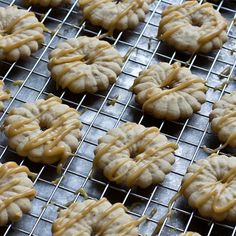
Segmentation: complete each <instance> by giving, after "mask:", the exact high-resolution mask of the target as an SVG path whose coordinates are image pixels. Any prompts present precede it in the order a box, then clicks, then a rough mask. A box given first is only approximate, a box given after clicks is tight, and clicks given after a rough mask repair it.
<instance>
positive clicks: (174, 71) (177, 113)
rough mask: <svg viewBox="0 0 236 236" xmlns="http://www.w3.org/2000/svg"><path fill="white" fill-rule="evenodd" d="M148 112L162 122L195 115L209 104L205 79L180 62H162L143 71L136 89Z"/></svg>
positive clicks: (136, 98) (144, 109) (134, 86)
mask: <svg viewBox="0 0 236 236" xmlns="http://www.w3.org/2000/svg"><path fill="white" fill-rule="evenodd" d="M132 89H133V92H134V93H135V94H136V97H135V100H136V102H137V103H139V104H140V105H142V109H143V111H144V112H146V113H148V114H150V115H152V116H154V117H155V118H158V119H166V120H178V119H185V118H189V117H190V116H192V114H193V113H194V112H196V111H198V110H200V108H201V104H202V103H204V102H205V99H206V96H205V93H206V91H207V87H206V86H205V85H204V80H203V79H202V78H200V77H199V76H197V75H194V74H192V73H191V71H190V70H189V69H188V68H186V67H181V66H180V64H179V63H174V64H172V65H170V64H168V63H164V62H163V63H159V64H155V65H152V66H150V67H149V68H148V69H146V70H144V71H142V72H140V74H139V77H138V78H137V79H136V80H135V81H134V84H133V86H132Z"/></svg>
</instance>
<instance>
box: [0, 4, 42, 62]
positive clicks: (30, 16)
mask: <svg viewBox="0 0 236 236" xmlns="http://www.w3.org/2000/svg"><path fill="white" fill-rule="evenodd" d="M44 30H45V27H44V25H43V23H41V22H39V21H38V19H37V18H36V17H35V14H34V13H33V12H28V11H26V10H23V9H18V8H17V7H16V6H13V7H12V6H9V7H6V8H3V7H0V59H1V60H8V61H17V60H18V59H20V58H26V57H29V56H30V55H31V54H32V53H33V52H35V51H37V50H38V49H39V47H40V45H41V43H43V42H44V35H43V31H44Z"/></svg>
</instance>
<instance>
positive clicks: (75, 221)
mask: <svg viewBox="0 0 236 236" xmlns="http://www.w3.org/2000/svg"><path fill="white" fill-rule="evenodd" d="M125 211H126V208H125V207H124V205H123V204H122V203H116V204H113V205H112V204H111V203H110V202H109V201H108V200H107V199H106V198H102V199H100V200H90V199H89V200H86V201H84V202H76V203H72V204H71V205H70V206H69V207H68V208H67V209H65V210H61V211H60V212H59V215H58V218H57V219H56V220H55V222H54V223H53V227H52V233H53V236H71V235H80V236H89V235H102V236H108V235H119V236H126V235H130V236H138V235H139V234H138V227H137V226H138V225H139V224H141V223H142V222H143V221H144V220H145V219H146V217H145V216H144V217H141V218H139V219H133V218H132V217H131V216H130V215H128V214H127V213H126V212H125Z"/></svg>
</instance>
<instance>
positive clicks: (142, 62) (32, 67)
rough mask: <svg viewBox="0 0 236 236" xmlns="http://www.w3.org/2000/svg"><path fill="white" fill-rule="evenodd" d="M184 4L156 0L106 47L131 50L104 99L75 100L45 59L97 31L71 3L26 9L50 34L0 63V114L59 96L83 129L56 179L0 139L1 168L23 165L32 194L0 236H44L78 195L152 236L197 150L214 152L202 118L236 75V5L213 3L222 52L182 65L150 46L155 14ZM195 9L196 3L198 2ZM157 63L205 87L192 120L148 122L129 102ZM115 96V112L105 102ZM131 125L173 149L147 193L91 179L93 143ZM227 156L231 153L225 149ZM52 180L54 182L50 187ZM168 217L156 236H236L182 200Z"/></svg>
mask: <svg viewBox="0 0 236 236" xmlns="http://www.w3.org/2000/svg"><path fill="white" fill-rule="evenodd" d="M182 2H183V0H156V1H155V2H154V3H153V4H152V5H151V7H150V12H149V13H148V14H147V16H146V20H145V22H144V23H141V24H140V25H139V26H138V27H137V28H136V29H135V30H132V31H130V30H127V31H125V32H121V33H118V34H116V35H115V36H114V37H113V38H106V39H105V40H107V41H109V42H110V43H112V44H113V45H114V46H115V47H116V48H117V49H118V50H119V51H120V52H121V53H122V54H123V55H125V54H126V53H127V52H128V50H129V49H130V48H132V47H133V48H134V50H133V51H132V53H131V54H130V55H129V56H128V58H127V60H126V61H125V63H124V66H123V70H122V73H121V75H120V76H119V77H118V79H117V82H116V83H115V84H113V85H112V86H110V88H109V89H108V90H107V91H105V92H98V93H96V94H82V95H74V94H71V93H70V92H69V91H67V90H66V91H63V90H60V89H56V86H55V83H54V82H53V81H52V80H51V79H50V75H49V72H48V71H47V69H46V68H47V62H48V54H49V52H50V51H51V50H52V49H53V48H54V47H55V45H56V44H57V43H58V41H61V40H65V39H67V38H70V37H77V36H80V35H87V36H96V35H100V34H101V33H102V31H101V30H100V29H99V28H95V27H93V26H91V25H90V24H88V23H87V22H84V21H83V19H82V16H81V13H80V11H79V9H78V7H77V4H76V2H73V3H72V4H71V5H68V6H65V7H60V8H57V9H42V8H37V7H29V8H28V10H32V11H34V12H35V13H36V15H37V16H38V18H39V19H41V21H42V22H44V24H45V25H46V26H47V27H48V28H50V29H56V30H55V32H54V34H53V35H52V34H51V35H50V34H49V33H46V40H45V43H44V44H43V47H42V49H40V50H39V51H38V52H37V53H35V54H34V55H33V56H32V57H31V58H28V59H27V60H25V61H19V62H17V63H8V62H5V61H2V62H0V68H1V69H0V78H1V79H3V80H4V82H5V84H6V87H7V88H9V89H10V90H11V91H12V97H11V100H10V101H8V102H6V103H5V110H4V112H3V113H2V114H0V122H3V120H4V117H5V116H6V115H7V113H8V112H9V110H10V109H11V108H12V107H15V106H20V105H22V104H23V103H25V102H32V101H34V100H36V99H39V98H44V97H47V96H48V95H49V94H50V93H53V94H55V95H57V96H59V97H60V98H61V99H62V100H63V102H64V103H66V104H68V105H70V106H71V107H74V108H76V109H77V110H78V111H79V112H81V120H82V123H83V137H82V140H81V142H80V144H79V146H78V149H77V151H76V155H75V156H73V157H71V158H70V159H69V160H68V162H67V163H66V165H65V166H64V168H63V170H62V174H61V175H58V174H57V173H56V166H55V165H47V166H44V165H41V164H35V163H31V162H30V161H29V160H28V159H26V158H25V159H24V158H21V157H19V156H17V155H16V153H15V152H14V151H12V150H11V149H10V148H9V147H8V146H7V140H6V137H5V136H4V135H3V133H1V134H0V159H1V162H6V161H10V160H14V161H17V162H18V163H19V164H24V165H27V166H28V167H29V168H30V169H31V170H32V171H34V172H36V173H37V178H36V179H35V180H34V185H35V188H36V189H37V191H38V193H37V196H36V198H35V199H34V200H33V202H32V206H33V207H32V211H31V212H30V213H29V214H26V215H25V216H24V217H23V219H22V220H21V221H20V222H18V223H15V224H11V225H8V226H6V227H2V228H1V229H0V235H4V236H5V235H14V236H15V235H17V236H18V235H37V236H41V235H45V236H47V235H51V225H52V223H53V221H54V220H55V218H56V216H57V211H58V209H62V208H65V207H66V205H67V204H68V203H70V202H71V201H83V197H82V196H81V195H80V193H78V192H77V190H78V189H79V188H84V189H85V190H86V192H87V193H88V195H89V196H90V197H93V198H98V199H99V198H101V197H103V196H105V197H107V198H108V199H109V200H110V201H111V202H112V203H114V202H122V203H124V205H125V206H126V207H128V209H129V211H128V213H129V214H131V215H133V216H134V217H140V216H142V215H150V214H151V213H155V211H154V210H153V209H155V210H157V211H156V213H155V214H154V215H153V216H152V217H149V218H148V220H147V221H146V222H145V223H143V224H142V225H141V226H140V235H151V234H152V232H153V231H154V229H155V227H156V226H157V223H158V222H159V220H160V218H161V217H162V216H163V215H164V214H165V213H166V212H167V207H168V203H169V200H170V199H171V197H172V196H173V195H174V194H175V193H176V192H177V191H178V189H179V187H180V185H181V180H182V178H183V176H184V174H185V172H186V169H187V167H188V166H189V165H190V164H191V163H192V162H194V161H196V160H198V159H202V158H205V157H206V156H207V154H206V153H205V152H204V151H203V148H202V147H203V145H206V146H209V147H211V148H214V147H216V146H218V145H219V142H218V140H217V138H216V137H215V136H214V135H213V134H212V132H211V130H210V126H209V123H208V114H209V112H210V111H211V107H212V104H213V103H214V101H216V100H219V99H220V98H221V96H222V95H223V94H224V93H229V92H231V91H233V90H235V88H236V85H235V82H234V81H232V82H231V83H229V84H227V83H226V84H224V86H223V87H222V88H219V89H215V88H216V87H217V86H218V85H220V84H222V81H229V80H230V78H231V77H232V76H234V75H235V72H236V69H235V66H236V60H235V59H236V53H234V49H235V48H236V44H235V42H236V26H235V25H234V21H233V19H234V18H235V17H236V3H235V2H232V1H227V0H219V1H218V3H215V4H214V7H215V9H217V10H218V11H220V12H221V14H222V15H223V16H224V17H226V19H228V20H229V29H228V37H229V40H228V42H227V43H226V44H225V45H224V46H223V48H222V49H221V50H219V51H217V52H213V53H211V54H209V55H201V54H200V55H195V56H194V57H193V58H191V60H190V61H188V59H189V56H187V55H183V54H181V53H179V52H176V51H174V50H173V49H172V48H170V47H168V46H167V45H165V44H164V43H163V42H160V41H159V40H157V39H156V33H157V30H158V24H159V21H160V17H161V12H162V10H163V9H164V8H165V7H166V6H167V5H169V4H178V3H182ZM200 2H201V3H202V2H203V1H200ZM8 5H17V6H18V7H20V8H26V7H25V5H24V4H23V3H22V2H21V1H20V0H12V1H11V0H9V1H8V0H0V6H3V7H6V6H8ZM160 61H166V62H169V63H173V62H175V61H180V62H181V63H185V64H186V62H187V61H188V63H187V66H188V67H190V68H191V70H192V71H193V72H194V73H196V74H198V75H200V76H202V77H203V78H204V79H206V80H207V86H208V87H209V90H208V92H207V101H206V103H205V104H203V106H202V108H201V110H200V111H199V112H197V113H196V114H194V116H193V117H191V118H190V119H188V120H186V121H181V122H179V121H178V122H167V121H160V120H156V119H153V118H152V117H150V116H148V115H144V114H143V113H142V111H141V109H140V107H139V106H138V105H137V104H136V103H135V102H134V96H133V94H132V93H131V92H130V91H129V88H130V86H131V85H132V83H133V81H134V79H135V77H136V76H137V75H138V73H139V71H140V70H142V69H144V68H146V67H148V66H149V65H150V64H154V63H157V62H160ZM225 67H230V73H229V74H228V75H226V76H223V75H221V72H222V71H223V70H224V68H225ZM19 79H21V80H23V84H22V85H20V86H14V81H15V80H19ZM116 96H118V98H117V101H116V103H115V105H114V106H111V105H109V104H108V101H110V100H112V99H113V98H114V97H116ZM127 121H132V122H136V123H142V124H143V125H146V126H152V125H154V126H157V127H159V128H160V129H161V131H162V132H163V133H164V134H165V135H166V136H167V137H168V138H169V139H170V140H172V141H175V142H176V143H177V144H178V145H179V149H178V150H177V151H176V162H175V164H174V166H173V170H172V172H171V173H170V174H168V175H167V176H166V179H165V181H164V182H163V183H162V184H160V185H158V186H152V187H150V188H148V189H147V190H141V189H136V188H132V189H126V188H123V187H121V186H117V185H115V184H113V183H109V182H108V180H107V179H105V178H104V177H103V175H102V174H101V173H97V172H96V173H92V160H93V151H94V148H95V147H96V145H97V140H98V138H99V137H101V136H102V135H104V134H105V133H106V132H107V130H108V129H111V128H113V127H116V126H118V125H119V124H120V123H124V122H127ZM226 151H227V152H228V153H230V152H231V150H230V149H228V150H226ZM56 178H58V181H57V182H56V183H53V182H52V180H55V179H56ZM172 209H173V215H172V217H171V218H170V219H165V221H164V224H163V226H162V228H161V230H160V232H159V235H164V236H168V235H171V236H172V235H178V234H179V233H181V232H186V231H187V230H188V231H189V230H191V231H198V232H199V233H201V234H202V235H208V236H210V235H220V234H222V235H224V236H227V235H236V226H235V225H234V224H229V223H216V222H211V221H209V220H208V219H205V218H202V217H201V216H199V215H198V214H197V213H196V212H194V211H192V209H190V208H189V207H188V204H187V202H186V200H185V199H183V198H180V199H179V200H178V201H177V202H176V203H175V204H173V205H172Z"/></svg>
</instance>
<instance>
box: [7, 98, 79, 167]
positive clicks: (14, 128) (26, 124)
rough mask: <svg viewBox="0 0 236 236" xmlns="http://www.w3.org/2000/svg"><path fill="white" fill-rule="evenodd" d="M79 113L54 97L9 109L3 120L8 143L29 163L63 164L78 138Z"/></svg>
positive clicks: (74, 147)
mask: <svg viewBox="0 0 236 236" xmlns="http://www.w3.org/2000/svg"><path fill="white" fill-rule="evenodd" d="M81 127H82V124H81V122H80V115H79V113H78V112H77V111H76V110H75V109H74V108H70V107H69V106H68V105H65V104H62V101H61V99H60V98H58V97H51V98H49V99H47V100H44V99H39V100H37V101H36V102H34V103H26V104H24V105H23V106H21V107H16V108H13V109H12V110H11V111H10V112H9V114H8V116H7V117H6V119H5V121H4V132H5V134H6V136H7V138H8V143H9V146H10V147H11V148H12V149H13V150H15V151H16V152H17V154H18V155H20V156H27V157H28V158H29V159H30V160H31V161H33V162H41V163H46V164H52V163H55V162H59V164H61V165H62V164H63V163H64V162H65V161H66V159H67V158H68V157H69V156H70V155H71V154H72V152H74V151H75V150H76V148H77V146H78V143H79V139H80V137H81V131H80V129H81Z"/></svg>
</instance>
